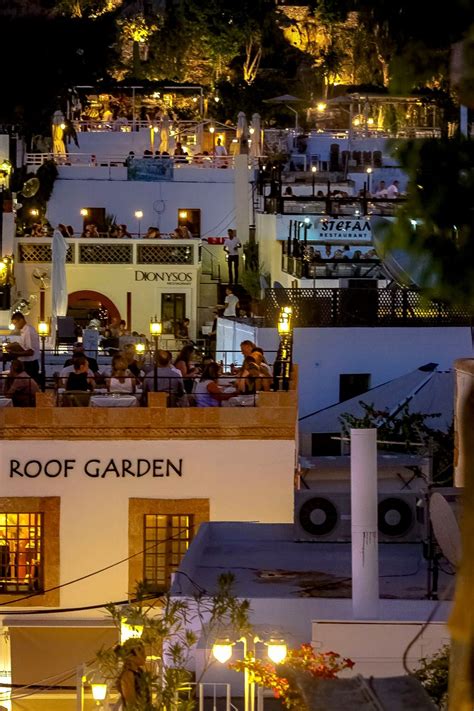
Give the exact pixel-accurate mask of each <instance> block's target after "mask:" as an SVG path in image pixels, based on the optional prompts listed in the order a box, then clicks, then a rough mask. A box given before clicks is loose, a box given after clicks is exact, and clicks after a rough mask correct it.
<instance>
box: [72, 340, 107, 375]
mask: <svg viewBox="0 0 474 711" xmlns="http://www.w3.org/2000/svg"><path fill="white" fill-rule="evenodd" d="M80 355H83V356H85V357H86V359H87V362H88V364H89V370H92V372H93V373H94V375H95V374H96V373H98V372H99V366H98V365H97V361H96V359H95V358H92V356H90V355H86V353H85V352H84V344H83V343H79V342H77V343H75V344H74V345H73V347H72V356H71V358H68V359H67V361H66V362H65V363H64V366H63V367H64V368H67V367H68V366H69V365H73V362H74V358H75V357H76V356H80Z"/></svg>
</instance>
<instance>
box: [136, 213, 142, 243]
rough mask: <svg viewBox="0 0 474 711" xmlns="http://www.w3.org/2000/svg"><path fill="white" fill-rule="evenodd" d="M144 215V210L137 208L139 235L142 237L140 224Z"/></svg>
mask: <svg viewBox="0 0 474 711" xmlns="http://www.w3.org/2000/svg"><path fill="white" fill-rule="evenodd" d="M142 217H143V211H142V210H135V218H136V219H137V221H138V236H139V237H141V232H140V225H141V221H142Z"/></svg>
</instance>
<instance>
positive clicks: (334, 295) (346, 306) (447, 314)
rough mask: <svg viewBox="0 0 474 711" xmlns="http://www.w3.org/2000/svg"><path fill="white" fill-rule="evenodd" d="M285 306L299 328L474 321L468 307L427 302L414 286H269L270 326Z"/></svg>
mask: <svg viewBox="0 0 474 711" xmlns="http://www.w3.org/2000/svg"><path fill="white" fill-rule="evenodd" d="M374 283H375V282H374ZM283 306H292V308H293V325H294V326H295V327H296V328H305V327H314V326H317V327H347V326H416V327H419V326H469V325H470V324H471V320H472V314H471V313H469V312H468V311H467V310H464V309H461V308H454V307H449V306H447V305H446V304H443V303H441V302H439V301H436V302H435V301H426V299H424V298H423V296H422V295H421V293H420V292H418V291H413V290H410V289H376V288H373V289H356V288H354V289H306V288H299V289H267V290H266V292H265V304H264V307H265V322H266V325H267V326H272V325H276V323H277V322H278V317H279V314H280V310H281V308H282V307H283Z"/></svg>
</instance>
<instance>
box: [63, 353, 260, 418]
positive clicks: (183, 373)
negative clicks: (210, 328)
mask: <svg viewBox="0 0 474 711" xmlns="http://www.w3.org/2000/svg"><path fill="white" fill-rule="evenodd" d="M241 352H242V355H243V362H242V364H241V365H240V367H235V366H232V367H231V371H230V373H224V372H223V366H222V364H220V363H217V362H216V361H215V360H214V359H213V358H212V357H210V356H205V357H203V358H201V359H200V360H198V359H197V358H196V355H197V352H196V348H195V346H194V345H193V344H192V343H189V344H187V345H185V346H184V347H183V348H182V349H181V351H180V352H179V353H178V354H177V356H175V357H173V354H172V353H171V352H170V351H168V350H164V349H160V350H158V351H157V352H156V353H152V354H150V355H145V356H143V355H140V356H138V355H137V353H136V351H135V347H134V345H133V344H127V345H125V346H124V348H123V349H122V350H121V351H120V352H118V353H116V354H114V355H113V356H112V358H111V362H110V365H108V366H106V367H105V368H103V369H102V370H99V366H98V364H97V361H96V360H95V359H94V358H91V357H89V356H88V355H86V354H85V353H84V348H83V344H82V343H76V344H75V345H74V347H73V353H72V356H71V357H70V358H68V359H67V360H66V362H65V364H64V367H63V368H62V370H61V371H60V372H59V373H58V374H57V379H56V384H57V386H58V389H59V390H60V392H61V394H62V395H66V397H63V398H62V401H63V403H62V404H65V405H69V404H71V400H70V399H68V397H67V395H68V394H74V395H78V394H80V393H89V394H92V393H93V392H96V391H99V392H100V393H104V391H105V392H106V393H110V394H116V395H135V396H137V397H138V398H139V399H140V401H141V404H143V405H146V404H147V396H148V393H149V392H165V393H167V394H168V405H169V406H170V407H189V406H197V407H220V406H223V405H228V406H248V405H254V404H255V402H256V396H257V395H258V393H259V392H261V391H269V390H271V388H272V386H273V373H272V368H271V366H270V365H269V364H268V363H267V361H266V358H265V354H264V351H263V349H261V348H259V347H258V346H256V345H255V344H254V343H253V342H252V341H243V342H242V344H241ZM73 404H85V400H84V398H82V399H79V402H78V403H77V402H73Z"/></svg>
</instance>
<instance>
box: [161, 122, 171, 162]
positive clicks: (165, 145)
mask: <svg viewBox="0 0 474 711" xmlns="http://www.w3.org/2000/svg"><path fill="white" fill-rule="evenodd" d="M169 140H170V120H169V118H168V116H163V118H162V119H161V131H160V152H161V153H169Z"/></svg>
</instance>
